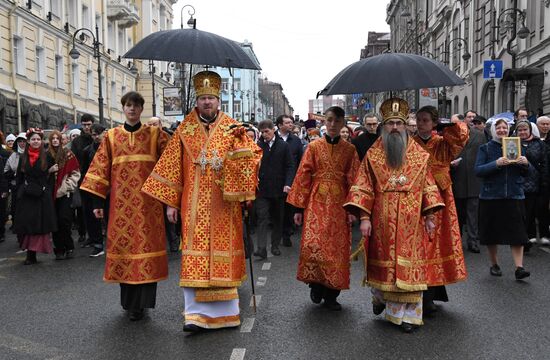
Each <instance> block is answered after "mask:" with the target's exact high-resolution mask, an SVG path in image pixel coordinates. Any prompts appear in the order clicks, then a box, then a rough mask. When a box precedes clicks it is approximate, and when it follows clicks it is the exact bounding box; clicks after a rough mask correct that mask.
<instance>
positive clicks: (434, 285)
mask: <svg viewBox="0 0 550 360" xmlns="http://www.w3.org/2000/svg"><path fill="white" fill-rule="evenodd" d="M416 126H417V133H416V135H415V136H414V137H413V139H414V140H416V142H417V143H418V144H419V145H420V146H421V147H422V148H423V149H424V150H426V151H427V152H428V153H429V154H430V159H429V161H428V164H429V167H430V171H431V173H432V174H433V176H434V178H435V182H436V184H437V188H438V189H439V191H440V192H441V196H442V197H443V202H444V203H445V209H443V210H442V211H440V212H438V213H437V214H436V222H435V223H436V229H435V235H434V238H433V241H432V242H430V243H429V244H428V248H427V259H428V263H427V264H428V286H429V290H428V291H427V292H426V293H425V294H424V298H423V300H424V309H425V312H426V313H430V312H434V311H436V310H437V307H436V306H435V304H434V303H433V300H439V301H448V297H447V291H446V289H445V285H447V284H453V283H455V282H458V281H463V280H466V276H467V273H466V265H465V263H464V254H463V251H462V240H461V234H460V227H459V226H458V215H457V212H456V205H455V200H454V196H453V189H452V181H451V174H450V166H451V161H453V160H454V159H456V158H457V156H458V155H459V154H460V153H461V152H462V149H464V146H465V145H466V142H467V141H468V136H469V135H468V134H469V133H468V126H467V125H466V124H465V123H463V122H460V121H457V122H450V123H440V121H439V113H438V111H437V109H436V108H435V107H433V106H424V107H423V108H421V109H420V110H418V112H417V113H416ZM435 130H439V131H440V132H441V135H439V134H438V133H437V132H436V131H435Z"/></svg>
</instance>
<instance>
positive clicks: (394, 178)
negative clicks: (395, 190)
mask: <svg viewBox="0 0 550 360" xmlns="http://www.w3.org/2000/svg"><path fill="white" fill-rule="evenodd" d="M388 181H389V182H390V183H391V184H392V186H394V187H395V186H397V185H398V184H399V185H401V186H403V185H405V184H406V183H407V177H406V176H405V175H403V174H401V175H399V177H398V176H395V175H392V176H391V177H390V178H389V179H388Z"/></svg>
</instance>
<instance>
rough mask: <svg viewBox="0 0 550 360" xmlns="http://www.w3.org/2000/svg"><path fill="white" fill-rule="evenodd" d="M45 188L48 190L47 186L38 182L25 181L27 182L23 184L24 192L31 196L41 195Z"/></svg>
mask: <svg viewBox="0 0 550 360" xmlns="http://www.w3.org/2000/svg"><path fill="white" fill-rule="evenodd" d="M44 190H46V187H45V186H43V185H39V184H36V183H29V182H27V181H25V184H24V185H23V193H24V194H25V195H28V196H30V197H41V196H42V194H43V193H44Z"/></svg>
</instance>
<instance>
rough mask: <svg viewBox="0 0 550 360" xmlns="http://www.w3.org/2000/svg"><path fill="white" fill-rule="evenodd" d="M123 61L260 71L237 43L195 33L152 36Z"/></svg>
mask: <svg viewBox="0 0 550 360" xmlns="http://www.w3.org/2000/svg"><path fill="white" fill-rule="evenodd" d="M124 57H125V58H128V59H146V60H159V61H174V62H179V63H186V64H200V65H209V66H223V67H228V68H240V69H256V70H261V68H260V65H259V64H258V63H256V62H255V61H253V60H252V59H251V58H250V56H248V55H247V54H246V52H245V51H244V50H243V49H242V47H241V46H240V45H239V44H238V43H237V42H235V41H233V40H229V39H226V38H224V37H223V36H219V35H216V34H212V33H209V32H206V31H201V30H197V29H174V30H164V31H157V32H154V33H152V34H150V35H148V36H147V37H145V38H143V39H142V40H141V41H140V42H138V43H137V44H136V45H135V46H134V47H133V48H131V49H130V50H129V51H128V52H127V53H126V54H124Z"/></svg>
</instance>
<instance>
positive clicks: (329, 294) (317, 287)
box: [309, 283, 340, 302]
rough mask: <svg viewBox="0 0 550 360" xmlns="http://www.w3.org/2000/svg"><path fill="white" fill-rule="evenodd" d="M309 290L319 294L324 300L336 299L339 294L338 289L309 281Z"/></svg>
mask: <svg viewBox="0 0 550 360" xmlns="http://www.w3.org/2000/svg"><path fill="white" fill-rule="evenodd" d="M309 287H310V288H311V290H312V291H313V292H315V293H317V294H319V295H321V296H322V297H323V298H324V299H325V301H328V302H331V301H336V298H337V297H338V295H340V290H335V289H330V288H328V287H326V286H324V285H321V284H315V283H311V284H309Z"/></svg>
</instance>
